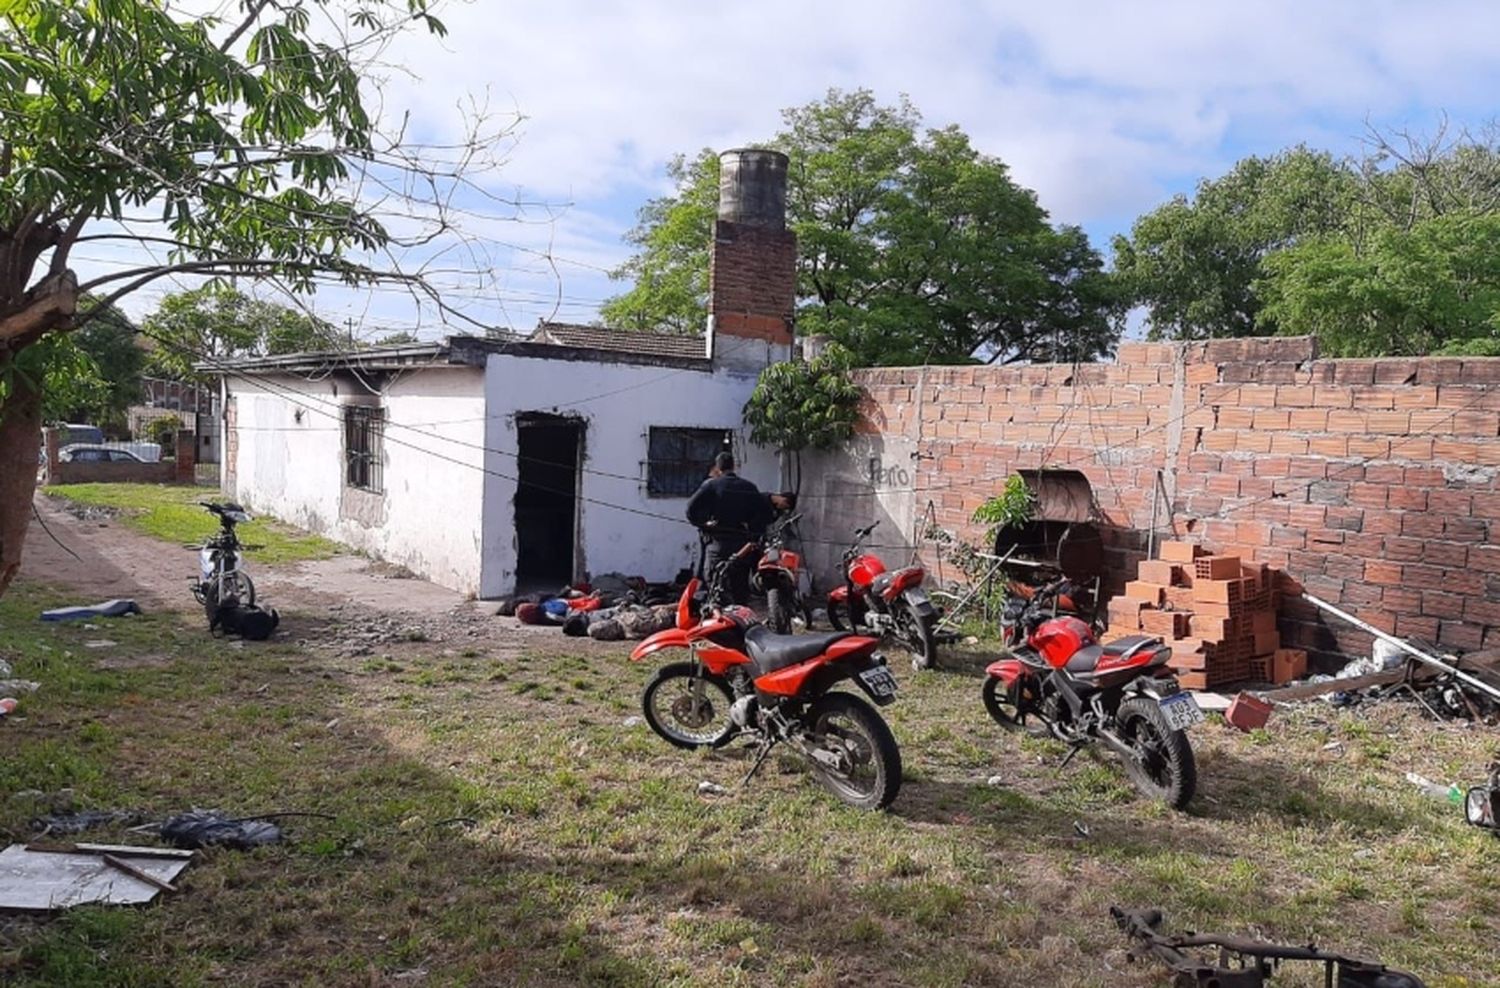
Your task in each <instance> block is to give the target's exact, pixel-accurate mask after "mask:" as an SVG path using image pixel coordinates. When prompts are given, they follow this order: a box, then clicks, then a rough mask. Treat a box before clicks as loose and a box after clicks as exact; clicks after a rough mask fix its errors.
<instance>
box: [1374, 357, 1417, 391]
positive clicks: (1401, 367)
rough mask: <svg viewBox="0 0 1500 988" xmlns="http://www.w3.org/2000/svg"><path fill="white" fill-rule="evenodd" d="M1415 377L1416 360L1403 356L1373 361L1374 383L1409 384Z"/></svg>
mask: <svg viewBox="0 0 1500 988" xmlns="http://www.w3.org/2000/svg"><path fill="white" fill-rule="evenodd" d="M1416 379H1417V362H1416V361H1415V360H1411V359H1408V358H1405V357H1386V358H1382V359H1379V360H1377V361H1375V383H1376V384H1409V383H1411V382H1414V381H1415V380H1416Z"/></svg>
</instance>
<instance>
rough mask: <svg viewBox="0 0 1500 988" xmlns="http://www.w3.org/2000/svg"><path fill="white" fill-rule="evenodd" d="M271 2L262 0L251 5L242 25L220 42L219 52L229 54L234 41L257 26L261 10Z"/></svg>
mask: <svg viewBox="0 0 1500 988" xmlns="http://www.w3.org/2000/svg"><path fill="white" fill-rule="evenodd" d="M270 4H271V0H260V2H259V3H257V4H255V5H254V6H253V7H251V8H250V10H249V11H248V12H247V13H246V14H245V19H244V20H243V21H241V22H240V26H239V27H237V28H235V29H234V30H233V31H230V32H229V37H227V38H225V39H224V40H223V41H222V42H220V44H219V54H221V55H222V54H227V53H228V51H229V49H230V48H231V47H233V45H234V43H235V42H236V41H238V40H240V38H241V37H242V36H243V35H244V33H245V32H246V31H248V30H250V29H251V28H252V27H254V26H255V22H256V21H257V20H259V19H260V12H261V11H263V10H265V9H266V8H267V7H268V6H270Z"/></svg>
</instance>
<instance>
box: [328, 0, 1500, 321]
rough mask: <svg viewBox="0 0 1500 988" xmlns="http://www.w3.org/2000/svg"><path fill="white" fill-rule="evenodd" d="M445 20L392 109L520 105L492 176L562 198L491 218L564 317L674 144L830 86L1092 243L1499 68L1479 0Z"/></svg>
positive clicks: (784, 9) (700, 7)
mask: <svg viewBox="0 0 1500 988" xmlns="http://www.w3.org/2000/svg"><path fill="white" fill-rule="evenodd" d="M443 17H444V20H445V21H446V22H447V24H448V27H449V28H450V33H449V35H448V37H447V38H445V39H441V40H440V39H435V38H431V37H426V36H422V35H419V34H417V33H415V32H413V33H410V34H408V35H407V36H405V37H403V38H402V39H401V40H399V41H398V42H397V43H396V44H394V45H393V46H392V47H391V48H390V50H389V51H388V52H386V60H387V61H393V62H397V63H400V64H402V65H404V67H405V71H404V72H399V73H385V75H386V76H387V79H386V81H385V84H384V96H385V110H386V112H387V113H388V114H398V113H401V112H404V111H407V110H409V111H410V112H411V114H412V116H411V120H412V124H413V127H414V129H415V132H417V133H419V134H423V135H436V136H438V137H440V138H447V139H451V138H453V137H455V136H457V135H458V134H459V133H460V131H461V125H460V114H459V112H458V110H457V107H458V106H459V105H460V104H461V103H463V102H464V101H465V100H467V98H468V97H469V96H470V95H471V94H472V95H477V96H479V97H480V98H481V99H484V98H487V99H488V100H489V103H490V106H491V107H492V108H493V109H495V110H497V111H502V112H508V111H509V110H511V109H512V108H518V109H519V110H520V111H521V112H522V113H524V114H525V116H526V120H525V122H524V124H523V125H522V127H521V128H520V131H519V134H518V139H517V141H516V142H515V144H514V146H509V147H507V148H505V149H504V150H505V152H506V155H507V159H508V160H507V163H506V166H505V168H504V169H503V172H502V173H501V175H500V176H499V180H498V182H497V184H496V185H495V188H496V189H497V190H498V191H502V192H504V193H510V192H513V191H515V190H516V189H517V188H519V189H520V190H522V191H523V192H524V193H525V194H528V195H532V196H537V197H541V198H544V199H547V200H550V201H554V202H558V203H570V204H573V208H571V209H569V210H567V211H566V212H564V213H563V214H562V216H561V218H560V219H559V220H558V221H557V222H556V224H555V225H553V226H550V227H524V226H519V227H518V226H506V225H504V224H488V225H487V227H488V228H487V229H486V230H485V233H486V235H487V236H489V237H491V238H492V239H495V240H499V241H505V242H507V243H515V244H521V245H522V246H524V247H526V248H528V249H530V250H542V251H547V250H550V251H551V252H552V253H554V254H555V255H557V256H559V257H564V258H571V259H573V260H577V261H581V262H584V264H585V265H591V266H592V267H590V266H580V265H568V264H564V265H562V266H561V267H560V269H559V270H560V272H561V284H562V294H563V296H564V300H565V301H566V302H568V303H570V304H571V305H572V307H571V308H569V309H567V310H565V311H560V312H559V315H560V317H563V318H569V317H573V318H577V317H582V316H586V315H588V314H589V313H590V311H591V310H590V309H589V306H590V305H592V304H593V303H592V302H591V301H590V300H591V299H597V298H598V297H602V296H603V295H604V294H606V293H608V292H609V291H610V290H611V288H612V286H611V285H610V284H609V283H608V282H607V281H606V280H605V279H604V278H603V276H602V275H601V274H600V272H599V271H597V270H594V268H608V267H610V266H612V265H614V264H616V263H618V261H619V260H620V259H621V258H622V257H623V255H624V247H623V246H622V245H621V243H620V239H619V238H620V236H621V234H622V233H624V231H625V230H626V229H627V228H628V227H629V225H630V223H631V220H632V214H633V211H634V208H635V207H636V206H637V205H639V203H640V202H641V201H642V200H643V199H645V198H646V197H648V196H650V195H653V194H659V192H660V190H661V188H662V173H661V167H662V164H663V163H664V162H665V161H666V159H667V158H668V157H670V156H671V155H672V154H674V153H677V152H690V153H691V152H693V151H696V150H697V149H699V148H702V147H705V146H707V147H715V148H725V147H731V146H734V145H737V144H741V143H744V142H747V141H751V140H756V139H760V138H764V137H766V136H768V135H770V134H771V133H773V132H774V131H775V129H776V128H777V126H778V124H779V111H780V109H781V108H782V107H786V106H793V105H799V104H803V103H806V102H808V101H809V100H812V99H815V98H817V97H818V96H819V95H821V93H822V92H823V91H824V90H825V89H827V88H828V87H830V86H839V87H844V88H852V87H857V86H868V87H870V88H872V89H874V90H875V91H876V92H877V94H878V95H879V96H880V97H881V98H882V99H886V100H891V99H894V98H895V97H896V95H897V94H898V93H901V92H907V93H910V94H911V96H912V98H913V100H914V101H915V102H916V104H917V105H918V106H919V107H920V108H921V109H922V111H923V113H924V114H925V116H926V117H927V119H928V121H929V123H931V124H933V125H943V124H947V123H956V124H958V125H959V126H960V127H962V128H963V129H964V130H966V131H967V132H968V133H969V134H970V135H971V136H972V137H973V138H974V139H975V142H976V144H977V145H978V146H979V147H980V148H981V149H982V150H984V151H986V152H989V153H992V154H995V155H998V156H999V157H1001V158H1002V159H1004V160H1005V161H1006V162H1008V163H1009V164H1010V165H1011V167H1012V170H1013V173H1014V175H1015V177H1016V179H1017V180H1018V181H1020V182H1021V183H1023V184H1025V185H1028V186H1030V187H1032V188H1035V189H1037V190H1038V193H1039V197H1040V199H1041V202H1042V205H1043V206H1045V207H1046V208H1048V209H1049V210H1050V211H1051V212H1052V214H1053V216H1054V218H1055V219H1057V220H1058V221H1062V222H1073V223H1081V224H1084V225H1086V226H1089V227H1090V228H1091V230H1093V231H1094V232H1095V233H1096V234H1098V233H1101V232H1107V231H1108V230H1109V229H1113V228H1118V227H1119V226H1122V225H1124V224H1126V223H1128V221H1129V219H1130V217H1132V216H1134V215H1135V214H1137V213H1139V212H1140V211H1142V210H1144V209H1148V208H1150V207H1151V206H1153V205H1154V204H1156V203H1157V202H1159V201H1161V200H1162V199H1164V198H1166V197H1167V196H1168V195H1170V194H1172V193H1173V192H1176V191H1187V190H1190V188H1191V185H1192V183H1193V181H1194V180H1195V179H1196V178H1197V177H1199V176H1201V175H1204V174H1212V173H1215V172H1217V171H1219V170H1222V169H1223V168H1224V167H1226V166H1227V165H1228V164H1230V163H1231V162H1232V161H1233V160H1235V159H1236V158H1237V157H1239V156H1241V155H1242V154H1245V153H1251V152H1266V151H1272V150H1275V149H1277V148H1280V147H1283V146H1286V145H1288V144H1291V143H1295V142H1297V141H1300V140H1308V141H1312V142H1316V143H1321V144H1324V145H1325V146H1326V145H1328V144H1329V142H1335V143H1339V144H1340V145H1341V147H1340V148H1339V149H1340V150H1346V149H1349V148H1351V147H1352V139H1353V138H1354V137H1355V136H1357V135H1358V134H1359V133H1360V132H1361V131H1362V129H1363V125H1364V120H1365V118H1366V117H1367V116H1369V117H1370V118H1372V119H1373V120H1375V121H1377V122H1389V123H1396V124H1402V123H1412V124H1414V125H1417V126H1419V127H1420V126H1425V125H1430V124H1431V123H1432V121H1433V120H1434V119H1435V114H1436V111H1437V110H1438V109H1440V108H1448V109H1450V110H1451V111H1452V112H1453V114H1454V116H1455V117H1456V118H1457V119H1459V120H1460V121H1466V120H1468V119H1470V118H1472V117H1473V116H1474V115H1477V114H1482V113H1486V112H1488V111H1487V110H1486V107H1487V106H1488V105H1489V104H1490V101H1491V95H1490V94H1491V93H1492V92H1493V91H1494V88H1495V83H1496V82H1497V81H1500V80H1497V78H1496V77H1497V75H1500V71H1497V65H1496V63H1495V62H1494V59H1493V39H1494V38H1495V37H1497V36H1500V7H1496V6H1493V5H1488V4H1483V3H1478V2H1473V3H1451V2H1450V3H1429V4H1421V5H1414V4H1398V3H1392V2H1356V0H1337V2H1324V3H1318V4H1306V3H1292V2H1290V0H1275V2H1264V3H1253V4H1234V5H1229V4H1205V3H1202V2H1191V3H1189V2H1175V0H1174V2H1156V3H1144V2H1137V3H1128V4H1101V3H1093V2H1090V3H1083V2H1076V0H1062V2H1059V0H1053V2H1049V3H1045V4H1038V3H1032V2H1018V0H1007V2H989V3H978V2H972V3H937V4H917V3H897V2H893V0H871V2H863V3H856V2H852V0H828V2H816V3H806V2H800V3H798V2H792V0H765V2H761V3H756V4H735V5H723V4H705V3H701V2H700V3H688V2H684V0H636V2H633V3H630V4H621V5H603V4H598V3H595V2H587V0H513V2H507V3H504V4H500V3H496V2H494V0H482V2H474V3H470V4H463V5H453V6H449V7H447V8H446V9H445V10H444V12H443ZM549 245H550V246H549ZM493 260H494V261H495V262H496V263H497V264H502V265H503V264H510V265H513V266H514V267H513V268H511V269H509V270H505V271H503V272H501V273H500V274H499V275H498V276H497V278H496V282H497V284H498V286H499V288H500V290H501V292H502V294H503V293H504V292H505V291H510V292H511V293H513V294H514V295H515V296H516V297H517V298H516V300H513V301H511V302H507V303H506V309H505V314H506V315H507V316H509V317H510V318H511V321H515V322H529V321H531V320H533V319H534V318H535V317H536V316H537V315H539V314H541V315H545V314H546V312H545V311H539V310H538V306H537V305H535V304H523V303H522V302H521V301H520V299H522V298H530V299H531V302H533V303H534V302H536V299H535V298H534V297H532V296H538V295H540V296H543V297H545V298H550V297H552V296H553V295H555V294H556V292H557V278H556V277H555V276H554V274H553V273H552V272H551V271H550V270H548V269H546V268H545V267H543V268H542V269H541V270H538V264H537V263H536V262H537V261H538V258H536V257H535V256H534V255H531V254H526V253H519V254H517V253H511V254H506V252H505V251H504V250H503V249H500V248H496V250H495V253H494V257H493ZM339 304H341V305H342V304H344V303H339ZM512 310H515V313H518V314H519V315H520V316H522V317H524V319H521V318H517V316H516V315H515V314H512ZM497 318H500V316H498V315H497Z"/></svg>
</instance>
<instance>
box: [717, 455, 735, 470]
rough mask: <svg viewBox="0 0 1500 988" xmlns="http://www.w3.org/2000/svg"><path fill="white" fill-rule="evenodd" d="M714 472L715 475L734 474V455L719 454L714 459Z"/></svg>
mask: <svg viewBox="0 0 1500 988" xmlns="http://www.w3.org/2000/svg"><path fill="white" fill-rule="evenodd" d="M714 470H715V472H717V473H721V474H723V473H734V454H733V453H720V454H719V455H718V456H715V457H714Z"/></svg>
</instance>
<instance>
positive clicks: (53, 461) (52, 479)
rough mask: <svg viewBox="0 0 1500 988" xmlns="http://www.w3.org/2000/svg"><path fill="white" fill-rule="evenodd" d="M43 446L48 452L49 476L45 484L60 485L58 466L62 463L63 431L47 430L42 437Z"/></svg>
mask: <svg viewBox="0 0 1500 988" xmlns="http://www.w3.org/2000/svg"><path fill="white" fill-rule="evenodd" d="M42 446H43V448H44V449H45V450H46V452H47V476H46V479H45V483H47V484H48V485H51V484H56V483H59V480H58V473H59V472H60V471H59V470H58V465H59V464H60V463H62V430H61V429H47V430H45V432H44V433H43V436H42Z"/></svg>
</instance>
